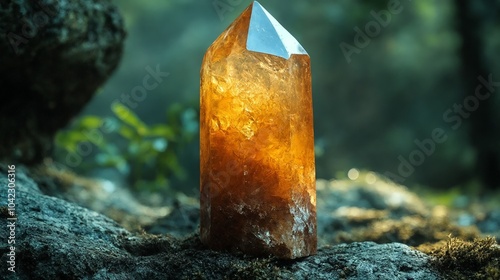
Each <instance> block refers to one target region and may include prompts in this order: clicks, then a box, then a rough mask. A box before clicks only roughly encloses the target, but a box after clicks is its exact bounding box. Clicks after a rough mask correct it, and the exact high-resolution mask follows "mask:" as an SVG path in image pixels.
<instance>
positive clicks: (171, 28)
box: [56, 0, 500, 194]
mask: <svg viewBox="0 0 500 280" xmlns="http://www.w3.org/2000/svg"><path fill="white" fill-rule="evenodd" d="M115 2H116V5H118V6H119V8H120V10H121V12H122V13H123V15H124V17H125V23H126V26H127V30H128V37H127V40H126V47H125V53H124V56H123V59H122V62H121V64H120V66H119V68H118V70H117V71H116V73H115V74H114V75H113V77H112V78H111V79H110V80H109V81H108V82H107V83H106V85H105V86H104V87H103V88H102V89H100V92H99V94H97V95H96V96H95V97H94V99H93V100H92V102H91V103H90V104H89V105H88V106H87V107H86V109H85V110H84V111H83V112H82V113H81V115H80V117H79V118H78V119H77V120H75V121H74V122H73V123H72V125H71V126H70V127H69V128H68V130H66V131H64V132H62V133H60V134H59V136H58V138H57V144H58V149H57V152H56V160H57V161H58V162H59V163H61V164H65V165H67V166H70V167H72V168H74V169H76V170H78V171H79V172H80V173H83V174H88V175H96V176H103V177H107V178H110V176H116V177H115V178H121V179H120V180H124V181H123V182H124V183H126V184H128V185H130V186H134V187H136V188H145V187H147V188H156V189H161V188H162V187H165V186H168V187H169V188H170V189H175V190H182V191H185V192H188V193H193V194H195V193H197V192H198V188H199V178H198V177H199V175H198V174H199V142H198V137H199V135H198V112H199V77H200V76H199V71H200V66H201V62H202V58H203V55H204V53H205V51H206V49H207V48H208V47H209V45H210V44H211V43H212V42H213V41H214V40H215V39H216V37H217V36H218V35H219V34H220V33H221V32H222V31H223V30H224V29H225V28H226V27H227V26H228V25H229V24H230V23H231V22H232V21H233V20H234V19H235V18H236V17H237V16H238V15H239V14H240V13H241V12H242V11H243V10H244V9H245V8H246V7H247V6H248V5H249V4H250V3H251V1H248V0H245V1H243V0H201V1H199V0H197V1H195V0H171V1H163V0H154V1H153V0H151V1H146V2H140V1H115ZM260 3H261V4H262V5H263V6H264V7H266V9H267V10H268V11H269V12H270V13H271V14H272V15H273V16H274V17H275V18H276V19H277V20H278V21H279V22H280V23H281V24H282V25H283V26H284V27H285V28H286V29H287V30H288V31H289V32H290V33H291V34H292V35H294V36H295V37H296V38H297V40H298V41H299V42H301V44H302V46H303V47H304V48H305V49H306V50H307V51H308V53H309V55H310V56H311V61H312V73H313V100H314V118H315V139H316V167H317V177H318V178H327V179H329V178H342V177H346V176H347V174H348V171H349V170H351V175H352V173H353V172H352V171H353V168H356V169H357V170H369V171H373V172H376V173H379V174H382V175H385V176H387V177H389V178H391V179H393V180H395V181H397V182H399V183H402V184H404V185H407V186H410V187H417V186H428V187H431V188H441V189H447V188H453V187H465V188H477V189H487V188H489V189H493V188H497V187H499V186H500V176H499V175H498V174H500V165H499V161H500V130H499V122H498V121H499V120H500V112H499V110H497V109H496V108H498V107H499V106H500V98H499V97H498V93H499V92H500V63H499V62H500V16H499V15H500V13H499V11H500V1H498V0H484V1H467V0H455V1H430V0H422V1H409V0H401V1H395V0H391V1H389V0H377V1H353V0H336V1H331V0H330V1H327V0H323V1H314V2H313V1H300V0H290V1H286V2H284V1H270V0H261V1H260ZM158 68H159V69H160V71H161V72H168V76H167V74H165V73H163V74H162V75H163V76H162V77H157V78H158V79H156V81H157V82H158V83H157V86H155V87H152V88H151V89H147V90H145V92H146V93H145V94H144V93H141V95H140V97H141V98H139V99H140V100H137V99H135V100H134V99H131V100H128V101H126V100H124V99H123V98H125V97H124V95H125V96H130V95H131V93H132V91H134V90H138V89H137V88H136V87H141V86H142V87H144V86H143V79H144V78H145V77H146V76H147V75H148V73H150V71H152V70H155V69H158ZM148 69H149V70H148ZM154 81H155V80H151V81H150V83H153V82H154ZM478 86H480V87H479V90H476V89H477V88H478ZM116 99H118V100H121V103H118V105H117V104H116V102H114V101H115V100H116ZM112 104H115V105H112ZM120 104H121V105H120ZM144 131H149V132H148V133H149V134H148V133H145V132H144ZM85 142H86V143H87V144H86V145H83V144H82V143H85ZM103 167H109V168H103Z"/></svg>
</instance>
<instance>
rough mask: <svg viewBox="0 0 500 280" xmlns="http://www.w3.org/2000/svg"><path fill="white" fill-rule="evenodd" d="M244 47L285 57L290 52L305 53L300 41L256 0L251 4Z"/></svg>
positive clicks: (290, 53) (288, 56) (287, 56)
mask: <svg viewBox="0 0 500 280" xmlns="http://www.w3.org/2000/svg"><path fill="white" fill-rule="evenodd" d="M246 48H247V50H249V51H255V52H261V53H267V54H272V55H276V56H280V57H283V58H285V59H288V58H290V56H291V55H292V54H306V55H307V52H306V50H304V48H303V47H302V46H301V45H300V43H299V42H298V41H297V40H296V39H295V38H294V37H293V36H292V35H291V34H290V33H289V32H288V31H287V30H286V29H285V28H284V27H283V26H282V25H281V24H280V23H279V22H278V21H277V20H276V19H275V18H274V17H273V16H272V15H271V14H270V13H269V12H268V11H267V10H266V9H264V7H262V5H260V3H259V2H257V1H254V2H253V5H252V14H251V17H250V24H249V27H248V36H247V45H246Z"/></svg>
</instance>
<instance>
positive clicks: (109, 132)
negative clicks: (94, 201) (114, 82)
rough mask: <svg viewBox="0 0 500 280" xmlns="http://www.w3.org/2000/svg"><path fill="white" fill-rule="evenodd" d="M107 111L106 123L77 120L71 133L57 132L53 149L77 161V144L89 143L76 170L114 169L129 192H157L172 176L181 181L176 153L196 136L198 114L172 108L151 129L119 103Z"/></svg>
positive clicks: (95, 119) (88, 118) (91, 118)
mask: <svg viewBox="0 0 500 280" xmlns="http://www.w3.org/2000/svg"><path fill="white" fill-rule="evenodd" d="M111 110H112V111H113V113H114V116H113V117H111V118H102V117H99V116H91V115H88V116H83V117H81V118H80V119H78V120H77V121H76V123H75V124H74V125H73V126H72V128H71V129H69V130H66V131H61V132H59V133H58V135H57V136H56V148H58V149H59V150H62V151H65V152H66V154H67V153H72V154H77V155H78V153H79V151H80V150H81V148H79V146H80V145H82V143H85V142H88V143H92V144H93V145H92V147H97V149H95V151H93V152H92V154H91V155H88V156H86V157H84V160H83V161H82V164H81V165H80V166H79V168H80V169H89V170H90V169H95V168H105V167H111V168H116V169H117V170H119V171H120V172H121V173H122V174H124V175H125V176H126V177H127V179H128V182H129V183H130V185H131V186H132V187H133V188H135V189H145V188H146V189H156V190H158V189H161V188H167V187H169V185H170V181H171V178H172V177H173V176H175V177H176V178H178V179H180V180H184V179H185V178H186V171H185V169H184V168H183V167H182V166H181V165H180V163H179V158H178V151H179V149H180V148H182V146H183V145H185V144H186V143H188V142H190V141H192V140H193V138H194V137H195V136H196V135H197V133H198V113H197V112H196V111H195V110H194V109H193V108H189V107H186V106H182V105H180V104H174V105H172V106H171V107H170V108H169V109H168V110H167V115H166V122H165V123H163V124H154V125H148V124H146V123H144V122H143V121H142V120H141V119H140V118H139V117H138V116H137V115H136V114H135V113H134V112H132V111H131V110H130V109H129V108H128V107H126V106H125V105H123V104H121V103H114V104H113V105H112V107H111ZM79 149H80V150H79ZM80 154H81V151H80ZM56 157H57V155H56Z"/></svg>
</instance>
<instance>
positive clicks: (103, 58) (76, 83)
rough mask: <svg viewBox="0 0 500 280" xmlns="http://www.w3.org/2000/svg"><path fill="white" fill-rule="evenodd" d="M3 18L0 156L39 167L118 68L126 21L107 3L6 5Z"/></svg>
mask: <svg viewBox="0 0 500 280" xmlns="http://www.w3.org/2000/svg"><path fill="white" fill-rule="evenodd" d="M0 19H1V21H0V36H1V39H0V61H1V64H0V88H2V91H3V92H4V95H8V96H9V98H5V99H4V100H3V101H2V102H1V103H0V123H2V128H1V129H0V134H1V135H6V136H8V137H2V139H1V140H0V158H4V159H18V160H20V161H23V162H38V161H40V160H41V159H42V158H43V157H44V156H45V155H47V154H48V153H49V151H50V149H51V146H52V138H53V136H54V134H55V133H56V131H57V130H58V129H60V128H62V127H64V126H65V125H67V123H68V122H69V121H70V120H71V118H72V117H74V116H75V115H76V114H78V112H79V111H80V109H82V108H83V106H84V105H85V104H87V102H88V101H89V100H90V98H91V97H92V96H93V94H94V93H95V91H96V89H97V88H98V87H99V86H100V85H102V83H103V82H104V81H105V80H106V79H107V78H108V77H109V76H110V74H111V73H112V72H113V70H114V69H115V68H116V66H117V65H118V62H119V60H120V58H121V54H122V48H123V41H124V38H125V31H124V29H123V28H124V27H123V21H122V18H121V16H120V14H119V13H118V11H117V9H116V7H115V6H114V5H112V4H111V2H110V1H109V0H75V1H69V0H38V1H28V0H19V1H7V2H4V3H2V4H0ZM12 120H15V121H12Z"/></svg>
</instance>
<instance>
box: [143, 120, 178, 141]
mask: <svg viewBox="0 0 500 280" xmlns="http://www.w3.org/2000/svg"><path fill="white" fill-rule="evenodd" d="M147 136H153V137H163V138H166V139H168V140H174V139H175V136H176V135H175V132H174V130H173V129H172V128H171V127H170V126H168V125H163V124H157V125H154V126H152V127H150V128H149V130H148V132H147Z"/></svg>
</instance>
